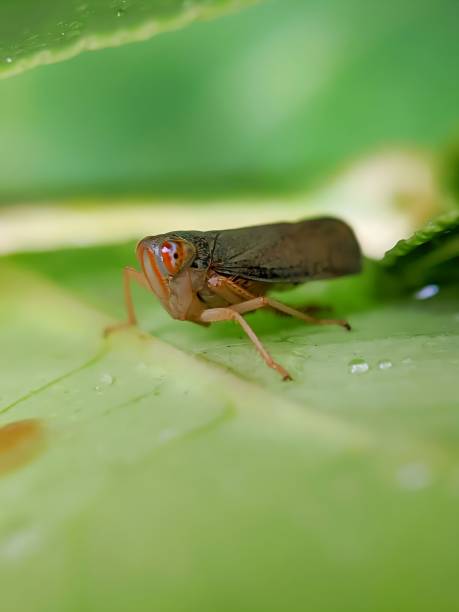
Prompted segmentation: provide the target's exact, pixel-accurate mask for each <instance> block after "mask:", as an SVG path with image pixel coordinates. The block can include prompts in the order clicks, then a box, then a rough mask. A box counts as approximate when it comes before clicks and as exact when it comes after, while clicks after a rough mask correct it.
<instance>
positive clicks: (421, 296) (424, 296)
mask: <svg viewBox="0 0 459 612" xmlns="http://www.w3.org/2000/svg"><path fill="white" fill-rule="evenodd" d="M439 291H440V287H439V286H438V285H426V286H425V287H423V288H422V289H419V291H416V293H415V294H414V297H415V299H416V300H429V299H430V298H433V297H434V296H435V295H437V293H438V292H439Z"/></svg>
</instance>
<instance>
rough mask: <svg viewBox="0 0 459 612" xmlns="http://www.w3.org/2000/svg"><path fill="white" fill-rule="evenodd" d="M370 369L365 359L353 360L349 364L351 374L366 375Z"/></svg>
mask: <svg viewBox="0 0 459 612" xmlns="http://www.w3.org/2000/svg"><path fill="white" fill-rule="evenodd" d="M369 369H370V366H369V365H368V363H367V362H366V361H365V360H364V359H352V361H350V362H349V372H350V373H351V374H365V372H368V370H369Z"/></svg>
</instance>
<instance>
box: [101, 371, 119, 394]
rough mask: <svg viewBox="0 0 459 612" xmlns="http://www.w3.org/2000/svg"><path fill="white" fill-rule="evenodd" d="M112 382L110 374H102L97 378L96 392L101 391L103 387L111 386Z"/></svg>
mask: <svg viewBox="0 0 459 612" xmlns="http://www.w3.org/2000/svg"><path fill="white" fill-rule="evenodd" d="M114 381H115V379H114V378H113V376H112V375H111V374H107V373H105V374H102V376H101V377H100V378H99V384H98V385H97V386H96V391H102V389H103V388H104V387H108V386H110V385H112V384H113V382H114Z"/></svg>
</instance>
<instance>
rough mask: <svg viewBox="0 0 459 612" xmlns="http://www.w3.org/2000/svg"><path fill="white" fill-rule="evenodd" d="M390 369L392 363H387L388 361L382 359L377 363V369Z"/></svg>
mask: <svg viewBox="0 0 459 612" xmlns="http://www.w3.org/2000/svg"><path fill="white" fill-rule="evenodd" d="M391 367H392V361H389V359H382V360H381V361H380V362H379V363H378V368H379V369H380V370H389V369H390V368H391Z"/></svg>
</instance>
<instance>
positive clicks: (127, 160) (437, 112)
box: [0, 0, 459, 210]
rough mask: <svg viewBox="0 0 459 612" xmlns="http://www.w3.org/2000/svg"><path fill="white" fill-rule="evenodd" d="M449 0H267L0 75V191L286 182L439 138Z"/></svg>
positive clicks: (151, 190)
mask: <svg viewBox="0 0 459 612" xmlns="http://www.w3.org/2000/svg"><path fill="white" fill-rule="evenodd" d="M14 2H15V4H14V5H16V4H17V0H14ZM62 4H63V2H62V1H61V2H58V3H56V7H59V6H61V5H62ZM35 5H36V7H38V6H42V2H40V3H35V4H34V6H35ZM2 6H3V3H2ZM9 6H11V4H10V5H9ZM64 6H65V4H64ZM149 6H151V7H155V10H156V7H158V6H166V4H165V3H162V4H159V3H157V2H151V3H149ZM167 6H173V5H172V4H167ZM35 10H36V11H38V10H39V9H38V8H36V9H34V11H35ZM56 10H57V9H56ZM115 10H116V7H114V8H113V10H108V11H107V13H106V14H107V19H108V18H110V19H111V18H112V16H113V20H114V21H115V22H116V23H117V22H118V21H122V19H124V17H123V18H122V19H119V20H117V19H116V17H115V16H114V11H115ZM151 10H153V8H152V9H151ZM458 11H459V3H458V2H457V0H427V1H424V2H418V1H416V0H408V1H406V2H398V3H394V2H389V4H387V3H384V4H380V5H378V6H377V7H375V6H374V3H369V2H367V1H366V0H344V1H343V0H326V1H325V2H324V1H323V0H307V1H305V0H269V1H267V2H262V3H259V4H256V5H254V6H251V7H250V8H248V9H247V10H244V11H240V12H238V13H236V14H232V15H230V16H228V17H225V18H223V19H217V20H214V21H210V22H200V23H196V24H194V25H193V26H191V27H189V28H184V29H181V30H179V31H177V32H171V33H169V34H167V35H166V36H158V37H155V38H154V39H152V40H151V41H150V42H146V43H142V44H139V45H126V46H123V47H121V48H118V49H107V50H105V51H101V52H99V53H86V54H81V55H80V56H79V57H78V58H75V60H73V61H71V62H65V63H61V64H58V65H55V66H49V67H45V68H43V69H40V70H36V71H35V70H34V71H30V72H28V73H26V74H24V75H22V76H21V77H20V78H15V79H7V80H6V81H2V82H1V83H0V133H1V134H2V141H3V142H6V143H8V144H7V146H4V147H2V148H1V150H0V200H3V201H10V200H11V199H13V198H14V199H22V200H23V199H26V198H32V199H33V200H35V199H37V198H38V197H41V198H50V197H51V198H59V197H60V196H63V197H67V198H71V199H74V198H75V197H77V196H79V195H86V196H94V195H101V196H102V197H107V195H108V196H110V197H111V196H119V195H120V194H128V195H129V194H135V195H137V196H139V195H140V196H144V195H145V194H147V195H148V194H154V195H155V196H156V197H157V196H158V194H169V195H170V194H172V195H180V196H186V197H187V198H189V196H190V195H192V194H197V195H198V196H199V195H200V194H202V193H205V194H208V195H211V196H213V195H214V194H215V193H220V194H221V193H231V194H234V193H241V192H245V193H247V192H250V193H255V194H260V193H262V194H263V193H281V194H285V193H287V192H289V191H294V190H301V189H308V188H310V187H311V186H312V185H314V184H317V183H318V182H319V181H320V180H321V179H323V178H324V177H327V176H329V175H330V173H332V172H334V171H336V170H337V169H339V168H340V167H341V166H342V165H343V164H346V165H347V164H349V163H350V162H351V161H353V160H354V159H356V158H360V157H365V156H366V155H367V154H368V153H369V152H373V151H375V150H377V151H378V152H379V151H380V150H383V151H384V150H386V149H387V148H390V149H391V150H393V149H394V148H395V150H396V151H398V150H400V149H401V148H403V147H405V148H406V147H408V149H410V150H415V151H417V150H419V149H421V150H427V151H428V152H433V153H437V152H438V151H442V149H443V147H444V144H445V142H448V141H449V140H450V139H451V138H452V136H453V135H454V134H455V132H456V130H457V108H459V79H454V78H452V75H454V74H455V73H456V71H457V61H456V58H457V57H458V56H459V37H458V36H457V28H456V23H457V22H458V20H459V14H458ZM128 12H129V11H128ZM0 22H3V23H4V20H1V19H0ZM0 40H2V39H1V37H0ZM410 177H411V174H410V175H409V176H407V178H406V183H407V184H408V188H409V185H410V184H411V178H410ZM379 182H380V183H381V184H384V180H382V179H380V178H379V177H378V176H375V177H374V178H373V180H372V183H371V184H378V183H379ZM403 195H404V189H403V186H402V188H401V194H400V196H401V198H400V199H401V200H403ZM110 201H111V200H110ZM371 208H372V202H371V198H370V199H369V202H368V210H371Z"/></svg>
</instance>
